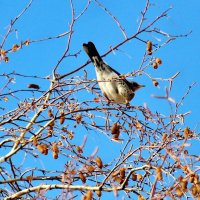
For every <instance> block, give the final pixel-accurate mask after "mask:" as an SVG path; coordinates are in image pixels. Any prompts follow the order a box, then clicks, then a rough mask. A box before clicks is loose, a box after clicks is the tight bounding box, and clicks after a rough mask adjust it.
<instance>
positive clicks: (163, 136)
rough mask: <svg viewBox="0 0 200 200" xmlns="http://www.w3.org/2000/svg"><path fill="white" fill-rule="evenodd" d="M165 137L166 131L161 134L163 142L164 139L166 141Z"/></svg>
mask: <svg viewBox="0 0 200 200" xmlns="http://www.w3.org/2000/svg"><path fill="white" fill-rule="evenodd" d="M166 138H167V134H166V133H163V135H162V141H163V142H165V141H166Z"/></svg>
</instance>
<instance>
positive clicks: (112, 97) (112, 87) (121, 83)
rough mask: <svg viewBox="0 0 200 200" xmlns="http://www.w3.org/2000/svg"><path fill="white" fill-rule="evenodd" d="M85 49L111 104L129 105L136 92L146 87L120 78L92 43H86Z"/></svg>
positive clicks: (104, 93)
mask: <svg viewBox="0 0 200 200" xmlns="http://www.w3.org/2000/svg"><path fill="white" fill-rule="evenodd" d="M83 49H84V51H85V52H86V54H87V55H88V56H89V58H90V60H91V61H92V63H93V65H94V66H95V71H96V77H97V82H98V84H99V87H100V89H101V91H102V93H103V95H104V96H105V97H106V98H107V100H108V101H109V102H114V103H118V104H129V102H130V101H131V100H132V99H133V97H134V96H135V92H136V91H137V90H138V89H140V88H142V87H144V85H140V84H138V83H136V82H131V81H128V80H127V79H125V78H124V79H123V78H121V77H120V73H119V72H117V71H116V70H115V69H113V68H112V67H110V66H109V65H108V64H106V63H105V62H104V61H103V59H102V58H101V56H100V55H99V53H98V51H97V49H96V47H95V45H94V44H93V43H92V42H88V43H84V44H83Z"/></svg>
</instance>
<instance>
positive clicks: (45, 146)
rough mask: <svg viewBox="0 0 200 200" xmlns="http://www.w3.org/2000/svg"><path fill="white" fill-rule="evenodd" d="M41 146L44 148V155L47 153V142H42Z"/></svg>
mask: <svg viewBox="0 0 200 200" xmlns="http://www.w3.org/2000/svg"><path fill="white" fill-rule="evenodd" d="M43 148H44V153H43V154H44V155H47V154H48V145H47V144H43Z"/></svg>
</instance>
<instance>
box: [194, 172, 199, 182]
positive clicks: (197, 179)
mask: <svg viewBox="0 0 200 200" xmlns="http://www.w3.org/2000/svg"><path fill="white" fill-rule="evenodd" d="M198 182H199V175H198V174H195V176H194V183H195V184H197V183H198Z"/></svg>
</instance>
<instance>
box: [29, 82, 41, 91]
mask: <svg viewBox="0 0 200 200" xmlns="http://www.w3.org/2000/svg"><path fill="white" fill-rule="evenodd" d="M27 87H28V88H33V89H36V90H39V89H40V86H39V85H37V84H34V83H31V84H29V85H28V86H27Z"/></svg>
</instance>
